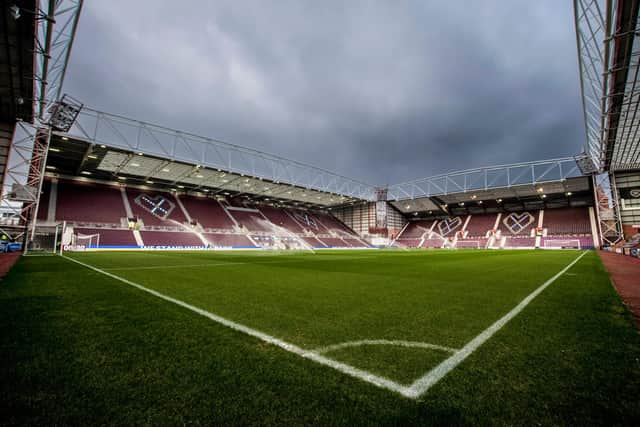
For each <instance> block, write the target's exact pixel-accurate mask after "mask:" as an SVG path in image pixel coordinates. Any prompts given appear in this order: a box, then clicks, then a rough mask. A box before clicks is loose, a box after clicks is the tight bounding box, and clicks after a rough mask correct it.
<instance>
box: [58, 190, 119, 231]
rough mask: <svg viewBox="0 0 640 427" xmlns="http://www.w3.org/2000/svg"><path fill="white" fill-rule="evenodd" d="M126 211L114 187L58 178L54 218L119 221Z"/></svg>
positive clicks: (82, 221) (84, 221) (111, 222)
mask: <svg viewBox="0 0 640 427" xmlns="http://www.w3.org/2000/svg"><path fill="white" fill-rule="evenodd" d="M126 216H127V213H126V212H125V209H124V204H123V202H122V194H121V192H120V189H119V188H118V187H112V186H107V185H100V184H94V183H84V182H75V181H74V182H70V181H62V180H61V181H59V182H58V197H57V200H56V219H57V220H60V221H62V220H66V221H72V222H81V223H107V224H119V223H120V219H121V218H126Z"/></svg>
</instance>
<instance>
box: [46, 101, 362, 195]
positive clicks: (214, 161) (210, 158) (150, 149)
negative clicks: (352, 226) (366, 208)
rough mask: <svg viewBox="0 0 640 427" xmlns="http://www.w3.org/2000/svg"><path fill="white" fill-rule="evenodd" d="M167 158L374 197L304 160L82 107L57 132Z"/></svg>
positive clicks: (354, 183)
mask: <svg viewBox="0 0 640 427" xmlns="http://www.w3.org/2000/svg"><path fill="white" fill-rule="evenodd" d="M56 134H59V135H61V136H64V137H67V138H73V139H76V140H82V141H85V142H88V143H90V144H97V145H105V146H109V147H114V148H118V149H124V150H127V151H131V152H135V153H142V154H144V155H150V156H156V157H161V158H165V159H168V160H171V161H178V162H184V163H189V164H193V165H196V166H197V165H200V166H203V167H206V168H210V169H220V170H223V171H226V172H231V173H235V174H238V175H247V176H250V177H254V178H260V179H264V180H269V181H271V182H274V183H276V184H280V183H286V184H290V185H295V186H298V187H302V188H308V189H312V190H317V191H323V192H327V193H335V194H339V195H344V196H349V197H354V198H358V199H362V200H373V197H374V193H375V187H374V186H372V185H369V184H366V183H364V182H360V181H358V180H355V179H352V178H348V177H345V176H342V175H338V174H335V173H333V172H330V171H327V170H325V169H321V168H318V167H314V166H309V165H306V164H304V163H300V162H296V161H293V160H288V159H285V158H283V157H279V156H275V155H273V154H268V153H263V152H260V151H257V150H254V149H250V148H245V147H241V146H238V145H234V144H230V143H227V142H224V141H219V140H215V139H212V138H207V137H203V136H199V135H194V134H192V133H188V132H183V131H179V130H175V129H170V128H167V127H163V126H158V125H154V124H150V123H145V122H142V121H138V120H133V119H129V118H126V117H122V116H117V115H114V114H109V113H105V112H101V111H97V110H93V109H91V108H87V107H85V108H84V109H83V110H82V111H81V112H80V115H79V116H78V120H77V121H76V123H75V124H74V126H73V127H72V128H71V130H70V131H69V132H68V133H56Z"/></svg>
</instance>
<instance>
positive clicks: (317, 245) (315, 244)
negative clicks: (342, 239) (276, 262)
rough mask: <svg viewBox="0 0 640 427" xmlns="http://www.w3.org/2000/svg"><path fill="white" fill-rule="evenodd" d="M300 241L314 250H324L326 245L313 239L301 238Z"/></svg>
mask: <svg viewBox="0 0 640 427" xmlns="http://www.w3.org/2000/svg"><path fill="white" fill-rule="evenodd" d="M302 239H303V240H304V241H305V242H307V243H308V244H310V245H311V246H312V247H314V248H326V247H327V246H326V245H324V244H322V242H320V240H318V239H316V238H315V237H303V238H302Z"/></svg>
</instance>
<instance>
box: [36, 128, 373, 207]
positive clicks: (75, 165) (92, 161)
mask: <svg viewBox="0 0 640 427" xmlns="http://www.w3.org/2000/svg"><path fill="white" fill-rule="evenodd" d="M46 171H47V174H48V175H49V176H59V177H66V178H82V179H85V180H95V181H101V182H116V183H119V184H126V185H132V186H133V185H135V186H145V187H149V188H157V189H162V190H166V191H177V192H184V193H196V194H199V195H210V196H218V197H225V198H235V197H240V198H248V199H251V200H253V201H260V202H265V203H273V204H281V205H290V206H296V207H307V208H328V207H332V206H338V205H342V204H346V203H351V202H355V201H359V200H361V199H357V198H353V197H348V196H345V195H342V194H338V193H332V192H329V191H320V190H317V189H313V188H308V187H304V186H299V185H293V184H289V183H286V182H281V181H277V182H276V181H273V180H270V179H266V178H263V177H258V176H253V175H248V174H244V173H237V172H233V171H229V170H227V169H222V168H213V167H209V166H205V165H203V164H196V163H188V162H184V161H177V160H172V159H169V158H165V157H160V156H153V155H149V154H145V153H143V152H141V151H137V152H133V151H128V150H123V149H119V148H114V147H110V146H107V145H104V144H99V145H96V144H91V143H88V142H86V141H84V140H80V139H74V138H71V137H68V136H63V135H61V134H54V135H53V136H52V141H51V146H50V148H49V154H48V158H47V166H46Z"/></svg>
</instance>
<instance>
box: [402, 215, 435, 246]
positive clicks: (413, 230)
mask: <svg viewBox="0 0 640 427" xmlns="http://www.w3.org/2000/svg"><path fill="white" fill-rule="evenodd" d="M432 225H433V220H430V221H423V220H420V221H409V224H408V225H407V227H406V228H405V229H404V231H403V232H402V234H400V236H398V239H418V242H420V238H421V237H422V235H423V234H424V233H426V232H427V231H429V229H431V226H432Z"/></svg>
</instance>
